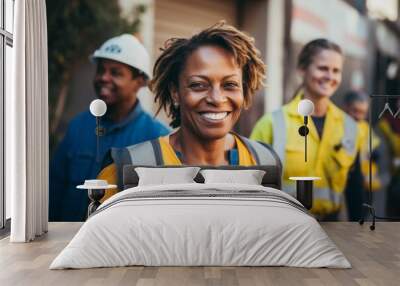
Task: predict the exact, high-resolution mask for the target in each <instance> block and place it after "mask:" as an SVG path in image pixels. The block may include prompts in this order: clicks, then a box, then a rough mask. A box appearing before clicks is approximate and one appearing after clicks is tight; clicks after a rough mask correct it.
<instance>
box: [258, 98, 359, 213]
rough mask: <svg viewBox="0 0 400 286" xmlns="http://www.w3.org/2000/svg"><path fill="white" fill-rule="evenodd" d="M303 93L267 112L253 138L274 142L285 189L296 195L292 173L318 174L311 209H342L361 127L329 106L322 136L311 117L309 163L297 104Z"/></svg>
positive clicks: (335, 108) (316, 211) (324, 211)
mask: <svg viewBox="0 0 400 286" xmlns="http://www.w3.org/2000/svg"><path fill="white" fill-rule="evenodd" d="M301 96H302V95H301V94H299V95H297V96H296V97H295V99H294V100H292V101H291V102H289V103H288V104H287V105H285V106H283V108H281V109H279V110H277V111H274V112H272V113H270V114H267V115H265V116H264V117H263V118H262V119H261V120H260V121H259V122H258V123H257V124H256V127H255V129H254V130H253V133H252V136H251V138H252V139H255V140H260V139H261V140H263V139H264V142H266V143H269V144H272V146H273V148H274V150H275V151H276V152H277V154H278V156H279V157H280V158H281V162H282V166H283V173H282V175H283V178H282V184H283V185H282V189H283V190H284V191H286V192H287V193H289V194H291V195H293V196H295V191H296V185H295V182H293V181H291V180H289V177H292V176H294V177H295V176H300V177H303V176H313V177H314V176H316V177H321V180H319V181H315V182H314V192H313V207H312V209H311V212H312V213H314V214H317V215H327V214H330V213H333V212H336V211H337V210H339V208H340V206H341V203H342V193H343V191H344V188H345V186H346V181H347V175H348V172H349V169H350V167H351V166H352V164H353V163H354V160H355V158H356V155H357V152H358V151H359V149H360V138H359V134H358V132H359V130H358V126H357V123H356V121H354V120H353V119H352V118H351V117H350V116H348V115H347V114H346V113H344V112H343V111H342V110H340V109H339V108H338V107H336V106H335V105H334V104H333V103H332V102H330V103H329V105H328V110H327V113H326V117H325V123H324V129H323V134H322V138H320V137H319V135H318V132H317V129H316V127H315V125H314V123H313V121H312V120H310V122H309V125H308V127H309V130H310V132H309V134H308V138H307V140H308V142H307V145H308V150H307V155H308V158H307V162H305V159H304V152H305V150H304V137H302V136H300V135H299V133H298V129H299V128H300V126H302V125H303V120H304V118H303V117H302V116H301V115H299V114H298V111H297V106H298V103H299V101H300V100H301Z"/></svg>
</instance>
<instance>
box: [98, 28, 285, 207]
mask: <svg viewBox="0 0 400 286" xmlns="http://www.w3.org/2000/svg"><path fill="white" fill-rule="evenodd" d="M264 78H265V65H264V63H263V61H262V59H261V56H260V52H259V51H258V50H257V49H256V47H255V46H254V39H253V38H251V37H249V36H248V35H246V34H245V33H243V32H241V31H239V30H237V29H236V28H234V27H232V26H230V25H226V24H224V23H223V22H221V23H218V24H216V25H214V26H212V27H210V28H207V29H205V30H203V31H201V32H199V33H198V34H195V35H193V36H192V37H190V38H179V39H177V38H173V39H170V40H168V41H167V42H166V43H165V48H164V49H163V52H162V54H161V55H160V57H159V58H158V59H157V61H156V63H155V66H154V72H153V80H152V81H151V84H150V88H151V90H152V91H153V92H154V94H155V100H156V102H158V105H159V110H161V109H164V110H166V112H167V113H168V114H169V115H170V116H171V118H172V122H171V124H170V125H171V126H172V127H173V128H176V130H175V131H174V132H173V133H171V134H169V135H168V136H161V137H160V138H158V139H156V140H151V141H148V142H144V143H140V144H137V145H133V146H129V147H127V148H122V149H117V148H113V150H112V151H111V152H110V157H109V159H110V161H109V162H108V164H106V167H105V168H104V169H103V170H102V171H101V173H100V174H99V177H98V178H99V179H105V180H107V181H108V182H109V183H111V184H116V185H118V186H119V189H114V190H110V191H108V192H107V191H106V196H105V197H104V198H103V201H104V200H105V199H106V198H108V197H109V196H111V195H113V194H115V193H116V192H118V191H119V190H121V177H122V165H123V164H134V165H140V164H142V165H212V166H218V165H240V166H252V165H260V164H264V165H265V164H268V162H269V164H275V163H276V162H278V163H279V159H278V157H277V155H276V154H275V153H274V152H273V150H271V148H270V147H269V146H266V145H263V144H261V143H258V142H255V141H253V140H249V139H247V138H245V137H242V136H240V135H238V134H235V133H233V132H232V128H233V126H234V125H235V123H236V122H237V121H238V119H239V117H240V114H241V111H242V110H243V109H244V108H247V107H249V106H250V105H251V102H252V100H253V97H254V95H255V92H256V91H257V90H258V89H260V88H261V87H262V86H263V81H264ZM279 164H280V163H279Z"/></svg>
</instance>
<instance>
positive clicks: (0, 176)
mask: <svg viewBox="0 0 400 286" xmlns="http://www.w3.org/2000/svg"><path fill="white" fill-rule="evenodd" d="M0 1H1V2H0V13H1V19H0V20H1V21H0V63H1V66H0V236H3V235H5V234H7V233H9V230H10V219H7V217H6V189H5V180H4V179H5V173H4V172H5V164H4V161H5V158H4V155H5V134H4V131H5V128H4V127H5V95H6V81H5V76H6V46H9V47H11V48H13V34H12V33H10V32H8V31H7V30H6V14H5V11H6V1H7V0H0ZM11 1H12V5H13V9H12V11H13V13H15V12H14V7H15V0H11ZM8 16H10V15H8ZM11 17H13V19H14V15H12V16H11ZM12 30H14V27H13V29H12Z"/></svg>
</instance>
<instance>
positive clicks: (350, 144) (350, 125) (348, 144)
mask: <svg viewBox="0 0 400 286" xmlns="http://www.w3.org/2000/svg"><path fill="white" fill-rule="evenodd" d="M357 133H358V126H357V123H356V121H355V120H354V119H353V118H351V117H350V116H349V115H347V114H345V115H344V134H343V138H342V146H343V148H344V149H345V150H346V151H347V152H348V153H349V154H353V153H354V152H356V140H357Z"/></svg>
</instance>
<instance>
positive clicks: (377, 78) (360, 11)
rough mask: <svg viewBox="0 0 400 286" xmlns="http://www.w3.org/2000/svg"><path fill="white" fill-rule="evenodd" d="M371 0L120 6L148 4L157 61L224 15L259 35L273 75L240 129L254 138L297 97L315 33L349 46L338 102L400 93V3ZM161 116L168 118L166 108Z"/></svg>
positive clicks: (85, 68)
mask: <svg viewBox="0 0 400 286" xmlns="http://www.w3.org/2000/svg"><path fill="white" fill-rule="evenodd" d="M378 1H380V0H378ZM372 2H374V1H372V0H368V1H366V0H346V1H344V0H324V1H321V0H219V1H214V0H202V1H197V0H120V5H121V8H122V16H123V17H128V18H129V17H130V13H129V11H132V7H134V6H135V5H140V4H144V5H146V7H147V9H146V13H145V14H144V15H143V17H142V19H141V21H142V25H141V33H140V38H141V39H142V41H143V43H144V44H145V46H146V48H147V49H148V50H149V51H150V53H151V56H152V59H153V62H154V61H155V59H156V58H157V56H158V55H159V54H160V47H162V46H163V43H164V42H165V40H167V39H169V38H171V37H188V36H190V35H191V34H193V33H195V32H197V31H200V30H201V29H203V28H205V27H208V26H210V25H213V24H215V23H216V22H218V21H219V20H225V21H226V22H227V23H229V24H231V25H234V26H236V27H238V28H239V29H242V30H244V31H246V32H248V33H249V34H251V35H252V36H253V37H254V38H255V41H256V46H257V47H258V49H259V50H260V52H261V54H262V57H263V59H264V61H265V63H266V64H267V79H266V87H265V89H264V90H261V91H260V92H259V93H258V94H257V96H256V98H255V100H254V104H253V106H252V107H251V108H250V109H249V110H247V111H245V112H244V113H243V115H242V117H241V119H240V122H239V123H238V124H237V126H236V131H237V132H239V133H241V134H243V135H246V136H247V135H249V133H250V132H251V130H252V128H253V126H254V124H255V122H256V121H257V119H258V118H259V117H261V116H262V115H263V114H264V112H266V111H272V110H274V109H276V108H278V107H279V106H281V105H282V104H284V103H285V102H287V101H288V100H289V99H290V98H291V97H292V96H293V93H294V91H295V89H296V88H297V86H298V85H299V83H300V82H299V79H298V77H297V74H296V58H297V55H298V53H299V51H300V49H301V47H302V46H303V45H304V44H305V43H306V42H308V41H309V40H312V39H314V38H318V37H324V38H328V39H331V40H333V41H335V42H336V43H338V44H339V45H340V46H341V47H342V48H343V51H344V54H345V66H344V76H343V84H342V86H341V88H340V89H339V90H338V92H337V94H335V96H334V98H333V100H334V101H335V102H337V103H338V104H339V105H340V104H341V98H342V94H343V93H344V92H345V91H347V90H348V89H350V88H356V89H364V90H365V91H367V92H368V93H375V94H378V93H379V94H388V93H399V92H398V90H399V87H400V86H399V82H400V81H399V72H398V71H399V69H398V68H397V67H398V65H399V62H400V24H399V21H398V16H393V15H394V14H393V13H392V12H393V11H392V10H393V9H397V13H395V15H398V10H399V5H398V4H399V1H398V0H393V1H392V0H391V1H389V2H391V3H392V4H393V6H392V7H389V8H390V9H389V10H388V11H389V12H388V13H387V15H385V9H383V12H382V11H381V10H379V9H381V8H373V7H374V6H373V4H370V3H372ZM381 2H385V3H386V2H387V1H381ZM389 2H387V3H389ZM371 5H372V6H371ZM371 7H372V8H371ZM378 7H379V5H378ZM373 9H378V10H379V11H378V10H377V11H374V10H373ZM374 13H375V15H376V14H378V15H380V19H377V18H372V17H371V16H370V15H373V14H374ZM389 14H390V15H389ZM389 19H390V20H389ZM93 75H94V66H92V65H91V64H89V63H82V66H81V67H80V69H79V70H77V72H76V74H75V76H74V78H73V79H72V82H71V88H70V96H69V97H68V102H67V106H66V111H65V112H64V116H63V118H62V122H63V123H64V124H61V126H60V128H65V126H66V123H67V122H68V121H69V120H70V119H71V118H72V117H73V116H74V115H75V114H77V113H78V112H80V111H83V110H84V109H86V108H87V107H88V105H89V103H90V101H91V100H92V99H94V97H95V95H94V91H93V88H92V83H91V82H92V78H93ZM140 98H141V101H142V103H143V104H144V106H145V108H146V109H147V110H149V111H151V112H154V111H155V110H156V106H155V105H154V103H153V96H152V95H151V93H150V92H149V91H146V90H143V92H142V93H141V95H140ZM160 118H161V119H163V120H165V121H166V123H168V120H167V118H166V116H165V115H164V114H161V115H160Z"/></svg>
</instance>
